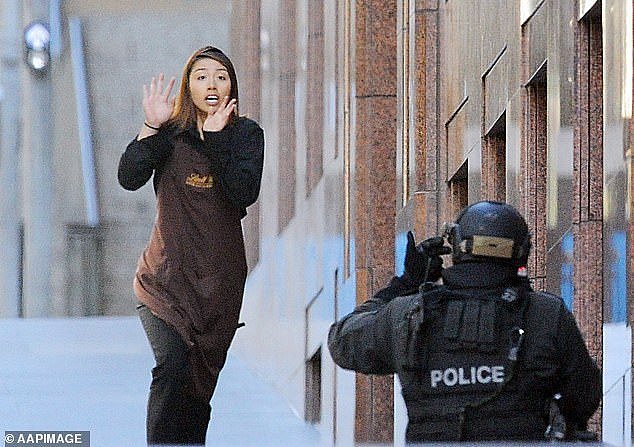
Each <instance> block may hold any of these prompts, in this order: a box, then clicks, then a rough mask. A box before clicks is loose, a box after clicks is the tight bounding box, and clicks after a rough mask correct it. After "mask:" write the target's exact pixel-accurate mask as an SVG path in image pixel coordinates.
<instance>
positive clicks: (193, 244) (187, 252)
mask: <svg viewBox="0 0 634 447" xmlns="http://www.w3.org/2000/svg"><path fill="white" fill-rule="evenodd" d="M193 144H202V142H198V141H194V140H193V139H192V138H191V137H190V136H189V135H187V134H183V135H180V136H179V137H177V138H176V139H175V141H174V150H173V151H172V155H171V157H170V159H169V160H168V161H167V162H166V165H165V166H164V167H163V171H162V175H161V178H160V181H159V184H158V188H157V190H156V196H157V216H156V221H155V223H154V228H153V229H152V235H151V238H150V242H149V244H148V246H147V248H146V249H145V251H144V253H143V255H142V256H141V258H140V259H139V264H138V268H137V272H136V276H135V281H134V290H135V294H136V295H137V298H138V299H139V300H140V301H141V302H142V303H144V304H145V305H147V306H148V307H149V308H150V310H151V311H152V312H153V313H154V314H155V315H156V316H157V317H159V318H161V319H162V320H164V321H165V322H166V323H167V324H169V325H171V326H173V327H174V328H175V329H176V330H177V331H178V333H179V334H180V335H181V336H182V337H183V339H184V340H185V342H186V343H187V345H188V346H189V347H190V364H191V367H192V374H193V377H192V379H193V383H194V386H195V390H196V394H197V395H198V396H200V397H201V398H202V399H204V400H205V401H209V400H210V399H211V396H212V395H213V392H214V389H215V387H216V382H217V380H218V374H219V373H220V370H221V369H222V367H223V365H224V363H225V360H226V356H227V350H228V349H229V345H230V344H231V340H232V339H233V336H234V334H235V331H236V328H237V325H238V316H239V313H240V308H241V306H242V294H243V292H244V283H245V281H246V275H247V265H246V260H245V253H244V240H243V237H242V226H241V223H240V219H241V211H240V210H239V209H238V208H237V207H235V206H234V205H233V204H231V203H230V202H229V200H228V199H227V197H226V196H225V194H224V193H223V191H222V188H220V185H219V184H218V181H217V178H216V177H215V176H214V175H213V173H212V172H211V164H210V162H209V159H208V158H207V157H205V156H204V155H202V154H200V153H199V152H197V151H196V150H195V149H194V148H193V147H192V145H193Z"/></svg>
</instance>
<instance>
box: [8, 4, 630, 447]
mask: <svg viewBox="0 0 634 447" xmlns="http://www.w3.org/2000/svg"><path fill="white" fill-rule="evenodd" d="M18 3H20V4H22V3H23V2H15V3H13V2H9V1H7V2H4V3H3V5H2V6H0V11H2V12H3V14H5V15H3V17H7V15H9V12H10V9H9V8H8V7H7V5H10V4H11V5H16V4H18ZM632 3H633V2H632V0H571V1H555V0H484V1H480V0H356V1H352V0H236V1H229V0H227V1H226V2H225V1H203V0H196V1H195V2H192V1H184V0H183V1H162V0H161V1H152V2H126V1H92V0H83V1H75V0H64V1H62V0H58V1H51V2H45V1H44V0H39V1H38V0H31V1H30V2H24V5H25V6H24V8H25V9H24V10H23V13H21V16H20V17H21V18H20V20H21V21H23V22H27V21H28V20H30V19H31V18H32V17H31V16H32V15H33V14H30V13H31V12H33V9H34V8H36V7H39V8H40V11H45V10H46V8H43V6H42V5H44V4H46V5H47V7H48V6H50V9H49V11H52V12H57V13H58V14H57V17H58V19H57V21H58V25H59V26H58V27H57V29H58V31H59V37H60V39H59V42H60V46H59V47H57V49H58V51H59V54H54V55H53V60H52V68H51V71H50V74H49V78H48V79H47V80H46V82H48V83H49V84H48V89H49V90H48V91H49V92H50V97H49V98H48V101H50V112H49V115H50V118H51V121H50V123H49V124H50V130H48V131H47V132H48V133H47V134H46V135H48V137H47V138H48V139H46V138H43V137H42V136H41V135H39V134H38V135H39V136H38V138H39V140H36V141H35V142H36V143H37V141H40V143H38V144H39V145H40V147H42V146H44V144H43V143H42V141H50V147H51V151H50V156H51V158H50V160H49V161H48V163H49V170H48V171H44V172H50V173H51V177H50V179H46V178H44V180H43V182H42V183H41V185H42V186H43V187H44V188H48V191H49V195H48V196H47V195H43V196H42V195H40V196H37V197H39V199H38V200H40V202H39V203H40V207H39V208H38V207H35V208H34V209H35V210H40V211H41V210H42V209H48V210H49V211H48V217H47V219H49V220H50V224H48V226H46V227H45V228H44V230H42V229H41V230H40V231H43V232H44V233H42V234H45V233H46V232H47V231H48V234H49V235H50V236H51V237H50V247H49V248H48V250H49V252H48V255H47V256H48V258H43V259H50V263H44V262H41V263H40V264H38V265H36V267H38V266H39V267H38V268H41V269H44V270H46V269H45V268H44V267H42V265H43V264H46V265H49V270H48V275H49V279H48V280H45V281H43V282H40V283H38V284H40V288H39V289H38V290H40V291H43V290H44V291H45V290H49V292H50V293H40V294H39V295H38V294H35V295H28V294H25V293H24V291H27V292H28V290H29V289H28V287H26V284H18V285H19V286H20V287H21V290H22V298H21V301H20V300H17V301H16V300H11V299H8V298H7V296H8V295H5V296H4V297H2V298H0V299H3V300H4V301H3V302H2V303H1V304H2V307H0V309H2V310H1V311H2V312H3V314H2V315H4V316H14V315H16V314H21V315H23V316H40V315H56V316H62V315H77V314H106V315H113V314H129V313H132V312H133V305H134V297H133V296H132V288H131V278H132V273H133V271H134V267H135V264H136V260H137V258H138V256H139V254H140V252H141V250H142V249H143V247H144V245H145V243H146V241H147V237H148V235H149V231H150V228H151V225H152V219H153V216H154V197H153V192H152V188H151V186H150V185H147V186H145V187H144V188H142V189H141V190H140V191H138V192H135V193H130V192H126V191H123V190H122V189H121V188H120V187H118V185H117V182H116V164H117V161H118V158H119V155H120V153H121V151H122V150H123V149H124V147H125V145H126V144H127V142H128V141H129V140H130V139H131V138H133V137H134V135H135V134H136V132H137V131H138V127H139V124H140V123H141V121H142V111H141V107H140V86H141V84H142V83H143V82H147V80H148V79H149V78H150V77H151V76H152V75H153V74H155V73H157V72H158V71H164V72H165V73H169V74H174V75H175V76H177V77H178V76H179V73H180V70H181V68H182V66H183V64H184V62H185V60H186V58H187V56H188V55H189V54H190V53H191V51H192V50H193V49H196V48H198V47H200V46H203V45H206V44H209V43H213V44H215V45H217V46H219V47H221V48H225V49H227V52H228V54H229V55H230V56H231V58H232V60H233V61H234V63H235V65H236V69H237V72H238V79H239V81H240V93H241V112H242V113H245V114H247V115H248V116H250V117H252V118H254V119H256V120H257V121H259V122H260V124H261V125H262V127H263V129H264V131H265V138H266V155H265V167H264V178H263V182H262V191H261V196H260V199H259V201H258V203H256V204H255V205H253V206H251V207H250V208H249V209H248V216H247V217H246V218H245V220H244V221H243V227H244V229H245V234H246V238H247V252H248V262H249V267H250V273H249V277H248V280H247V287H246V291H245V301H244V306H243V311H242V320H243V321H245V322H246V326H245V327H244V328H242V329H240V330H239V331H238V333H237V336H236V339H235V342H234V345H233V349H235V351H236V352H237V353H239V354H240V355H241V356H243V357H244V358H245V359H246V360H247V362H248V364H249V365H250V367H252V368H254V369H255V370H256V371H257V372H258V373H259V374H261V375H262V376H264V377H266V378H267V379H268V380H269V381H270V382H271V384H272V385H273V386H275V387H276V388H277V389H278V390H279V391H280V393H281V394H283V395H284V397H285V398H286V399H287V400H288V402H289V403H290V405H291V406H293V407H294V408H295V409H296V411H297V412H298V413H299V414H301V415H302V416H303V417H304V418H305V419H306V420H307V421H310V422H311V423H314V424H315V425H316V426H317V427H318V428H319V430H320V432H321V435H322V439H323V441H324V445H335V444H336V445H352V444H353V443H354V442H355V441H358V442H364V441H382V442H394V443H395V444H399V443H402V442H403V433H404V429H405V423H406V419H407V416H406V413H405V409H404V405H403V403H402V399H401V397H400V395H399V384H398V381H395V380H394V379H393V378H392V377H377V376H364V375H355V374H353V373H350V372H347V371H343V370H341V369H340V368H337V367H336V366H335V365H334V363H333V362H332V360H331V359H330V356H329V355H328V352H327V347H326V335H327V331H328V327H329V325H330V324H331V322H332V321H334V320H335V319H337V318H339V317H341V316H343V315H344V314H346V313H347V312H349V311H350V310H352V309H353V308H354V306H355V305H356V304H357V303H359V302H362V301H364V300H365V299H367V298H368V297H369V296H371V295H372V294H373V293H374V292H376V291H377V290H378V289H379V288H381V287H382V286H383V285H384V284H385V283H386V282H387V281H388V280H389V278H390V277H391V276H392V275H393V274H394V272H395V271H396V272H397V273H400V270H401V269H402V263H403V258H404V248H405V239H406V238H405V234H406V232H407V230H409V229H412V230H413V231H414V232H415V234H416V237H417V239H421V240H422V239H424V238H426V237H430V236H432V235H435V234H437V233H438V232H439V231H440V228H441V225H442V223H443V222H445V221H450V220H452V219H453V217H454V216H455V214H456V213H457V211H458V210H460V209H461V208H462V207H464V206H465V205H467V204H469V203H473V202H475V201H478V200H482V199H496V200H505V201H508V202H509V203H511V204H513V205H514V206H516V207H517V208H518V209H519V210H520V211H521V212H522V213H523V214H524V215H525V216H526V218H527V220H528V222H529V225H530V228H531V232H532V234H533V255H532V256H531V259H530V263H529V274H530V275H531V277H532V279H533V281H534V285H535V287H536V288H539V289H542V290H548V291H550V292H553V293H556V294H558V295H561V296H562V297H563V299H564V300H565V301H566V304H567V305H568V306H569V307H570V308H571V309H572V310H573V311H574V313H575V315H576V317H577V319H578V321H579V323H580V326H581V328H582V332H583V334H584V337H585V339H586V342H587V344H588V346H589V349H590V351H591V353H592V355H593V357H594V358H595V359H596V360H597V362H598V363H599V364H600V365H601V366H602V367H603V370H604V383H605V393H604V402H603V406H602V408H601V410H600V411H599V412H597V414H596V416H595V418H594V420H593V424H594V425H593V427H594V428H595V429H597V430H601V429H602V430H603V436H604V440H605V441H609V442H613V443H615V444H619V445H621V444H623V443H624V442H625V440H629V439H630V437H631V429H630V424H631V373H630V368H631V331H630V320H631V314H632V312H631V306H632V300H631V295H632V292H631V290H632V289H631V273H630V271H631V270H630V269H629V267H630V266H632V255H631V235H632V228H631V225H632V216H631V209H632V200H633V199H632V197H633V192H632V189H631V167H632V164H631V160H632V159H631V147H632V141H633V138H632V135H633V134H632V119H631V115H632V94H633V85H632V59H633V55H632V52H633V45H632V34H633V31H634V29H633V28H634V27H633V24H632V22H633V14H634V13H633V8H632ZM29 5H30V6H29ZM51 5H52V6H51ZM29 8H31V9H30V10H29ZM24 11H26V12H29V14H27V13H26V12H24ZM49 15H51V18H55V16H56V14H49ZM210 18H213V21H212V23H213V26H210ZM21 23H22V22H21ZM71 24H73V25H72V26H71ZM73 27H74V28H73ZM71 28H72V29H75V31H76V30H77V28H79V30H80V31H81V32H80V33H79V34H78V33H76V32H75V33H74V34H71ZM10 29H11V28H10V27H8V26H7V22H6V20H5V22H4V24H3V27H2V30H3V36H5V37H4V39H5V40H4V41H5V42H7V39H8V38H9V37H11V36H13V37H15V35H16V34H19V33H16V32H13V34H9V33H8V31H6V30H10ZM5 31H6V32H5ZM14 31H15V30H14ZM7 36H8V37H7ZM19 37H20V38H21V36H19ZM79 37H81V39H79ZM11 42H13V44H12V45H13V47H7V46H6V45H5V47H4V48H14V49H15V48H16V44H15V42H14V41H11ZM77 45H80V47H79V48H81V49H82V50H83V54H84V56H85V59H84V62H83V67H84V72H85V74H86V76H87V81H86V84H85V85H86V86H87V96H86V97H85V100H86V101H85V103H84V104H85V105H87V106H88V110H89V114H88V118H89V124H90V129H91V132H92V134H91V135H92V136H91V142H92V153H93V154H94V170H93V172H95V173H96V175H95V184H96V188H95V190H96V201H95V203H96V204H98V214H97V217H98V225H93V224H91V219H90V215H89V214H90V213H89V209H88V207H87V205H86V194H87V192H86V191H87V190H86V188H85V185H86V182H87V180H86V177H85V176H84V174H83V173H84V171H83V169H85V168H84V167H82V163H81V160H82V157H81V152H80V149H81V147H82V141H83V140H82V135H81V131H80V129H81V127H79V126H78V117H79V116H80V115H81V114H80V110H79V109H80V108H81V107H82V106H81V105H80V103H79V102H77V101H76V100H75V98H74V96H75V95H76V91H77V85H78V84H77V81H76V79H75V77H74V76H75V73H76V70H77V69H78V68H77V67H78V62H77V60H76V59H75V60H74V59H73V53H72V51H71V50H72V47H73V46H75V48H77ZM16 54H18V52H16V51H14V52H13V53H9V52H8V50H7V51H5V57H4V58H3V59H2V60H3V61H4V62H2V63H3V65H2V67H1V68H0V76H2V78H1V79H2V82H3V93H4V94H3V97H2V108H3V114H4V113H5V112H6V110H8V109H9V108H8V107H7V106H8V105H9V104H13V103H12V102H11V101H10V98H7V96H6V95H7V93H6V91H7V86H11V85H15V84H16V81H15V77H14V78H11V77H10V76H8V75H9V74H11V73H15V72H16V70H17V69H16V68H15V67H17V65H18V63H21V62H20V61H17V60H16V59H17V58H18V56H16ZM7 55H9V56H11V57H8V56H7ZM79 65H81V64H79ZM19 76H20V84H19V85H22V86H23V93H21V94H22V95H27V94H28V92H29V91H32V89H33V88H35V89H36V90H35V91H38V90H37V89H42V86H41V85H39V84H34V82H35V81H34V80H33V79H32V78H30V77H29V76H31V75H30V74H29V73H28V72H26V71H25V70H24V69H23V68H21V69H20V72H19ZM40 81H41V79H40ZM10 82H13V84H11V83H10ZM31 84H34V85H35V87H33V85H31ZM29 89H31V90H29ZM25 92H26V93H25ZM14 107H17V106H14ZM30 107H32V108H33V107H34V106H30ZM29 110H31V109H29ZM29 113H32V112H29ZM29 113H26V112H25V113H23V114H22V116H23V118H22V121H21V122H22V126H23V131H22V133H23V134H27V133H28V132H31V130H29V129H32V127H29V126H32V124H33V123H32V118H29V116H32V115H29ZM3 116H5V115H3ZM4 122H5V123H6V122H7V121H6V120H4ZM2 129H3V130H2V134H1V136H2V138H3V141H2V147H3V148H4V154H3V158H0V183H1V184H2V185H5V186H6V185H10V186H11V187H12V188H13V192H14V195H15V196H19V197H23V196H24V197H26V198H29V197H32V196H29V195H28V194H26V195H25V194H22V192H21V191H22V189H24V188H25V186H24V185H25V183H24V178H27V176H26V175H25V174H24V172H27V171H25V170H24V169H21V170H20V172H19V173H18V174H19V175H17V174H16V173H15V172H13V173H12V172H9V173H7V171H6V164H5V165H4V166H3V165H2V163H3V162H2V160H3V159H4V160H11V157H10V156H11V154H13V155H14V158H15V159H20V160H21V162H23V161H24V160H25V159H26V158H25V157H26V155H28V153H27V152H26V150H27V149H22V150H21V152H20V151H18V152H19V153H17V152H15V151H14V152H8V149H6V148H16V147H17V148H20V147H21V145H24V144H26V143H20V141H23V140H21V139H20V138H21V137H20V132H17V133H16V135H17V136H16V137H15V138H17V140H15V139H14V140H10V135H12V134H11V132H10V131H7V127H6V125H5V127H3V128H2ZM9 130H10V129H9ZM7 135H9V137H7ZM8 138H9V139H8ZM8 141H13V142H14V143H15V141H18V143H15V144H13V145H11V144H8ZM26 141H27V142H28V141H31V140H28V138H27V140H26ZM25 154H26V155H25ZM29 160H30V159H29ZM16 176H17V177H18V178H19V179H18V181H17V183H16V181H15V179H14V180H13V182H12V180H11V179H13V178H14V177H16ZM46 182H48V183H46ZM27 186H28V185H27ZM4 197H5V196H2V198H3V202H2V203H0V206H3V208H2V209H3V210H10V211H11V210H12V211H11V212H12V213H13V214H11V215H15V216H19V218H17V219H13V220H10V221H9V222H8V223H7V219H6V215H5V218H4V219H3V220H0V224H1V227H0V230H2V231H1V232H0V237H4V238H5V241H6V240H9V239H7V238H10V240H14V239H15V238H14V237H13V236H10V235H12V234H17V230H16V229H17V228H18V225H17V223H19V221H20V220H21V219H22V221H23V222H22V223H23V226H24V228H25V230H24V231H23V232H22V234H23V236H22V237H23V238H24V239H25V240H30V239H29V237H30V236H29V235H30V234H31V233H29V231H30V230H28V231H27V229H28V228H31V227H29V226H28V225H27V223H28V222H27V220H28V216H29V214H28V213H26V212H25V210H26V209H27V208H28V207H27V204H26V202H19V203H18V202H8V201H7V202H4ZM37 197H36V198H37ZM42 204H48V205H47V206H49V207H50V208H47V207H46V206H44V207H42V206H43V205H42ZM28 209H30V208H28ZM0 214H2V213H0ZM7 234H9V236H7ZM27 245H28V244H27ZM23 246H25V245H24V244H23ZM5 247H6V245H5ZM10 254H11V253H10V252H9V251H7V250H5V253H2V254H0V256H5V258H2V259H9V260H11V262H16V261H15V259H16V258H17V257H18V256H13V257H11V256H9V255H10ZM23 255H24V252H22V254H21V256H22V258H20V259H21V260H22V264H21V265H27V264H28V262H27V261H28V260H25V259H24V256H23ZM30 256H31V257H32V255H30ZM2 265H5V264H3V263H2V262H0V266H2ZM29 271H30V270H29ZM3 272H4V271H3ZM22 273H24V272H22ZM27 273H28V272H27ZM0 276H1V277H2V278H10V277H11V276H10V275H0ZM18 276H19V275H17V276H16V275H14V276H13V277H15V278H17V277H18ZM34 276H37V275H33V274H31V276H28V275H26V276H25V278H27V279H25V280H24V281H27V280H28V281H30V280H29V279H28V278H30V277H34ZM2 278H0V280H2V281H4V280H3V279H2ZM6 282H7V281H5V282H0V286H1V287H3V288H2V290H3V291H4V290H9V289H11V290H15V289H16V287H14V286H15V284H16V281H15V280H14V281H13V282H12V283H11V284H13V286H12V287H13V288H11V287H6V288H5V287H4V285H5V283H6ZM9 282H10V281H9ZM18 282H19V281H18ZM11 284H10V285H11ZM41 284H48V285H45V286H42V285H41ZM33 300H40V301H39V302H38V303H36V304H37V305H31V304H29V303H30V302H31V301H33ZM16 302H18V303H19V306H16V305H15V303H16Z"/></svg>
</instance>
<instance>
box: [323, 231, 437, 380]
mask: <svg viewBox="0 0 634 447" xmlns="http://www.w3.org/2000/svg"><path fill="white" fill-rule="evenodd" d="M447 251H448V248H447V247H443V241H442V238H440V237H435V238H430V239H427V240H425V241H424V242H422V243H420V244H418V246H417V245H416V243H415V240H414V235H413V234H412V233H411V232H408V234H407V247H406V253H405V269H404V273H403V274H402V275H401V276H395V277H393V278H392V280H391V281H390V283H389V284H388V285H387V286H386V287H384V288H383V289H381V290H379V291H378V292H377V293H376V294H375V295H374V296H373V297H372V298H370V299H369V300H367V301H365V302H364V303H362V304H360V305H359V306H357V308H356V309H355V310H354V311H353V312H352V313H350V314H349V315H346V316H345V317H344V318H342V319H341V320H340V321H338V322H336V323H334V324H333V325H332V326H331V327H330V332H329V334H328V348H329V350H330V353H331V355H332V358H333V360H334V361H335V363H336V364H337V365H339V366H341V367H342V368H346V369H353V370H355V371H359V372H363V373H366V374H391V373H394V372H397V371H398V363H399V359H398V349H397V347H396V345H397V343H399V334H398V331H397V330H396V329H395V328H396V327H397V326H399V323H401V322H402V321H404V319H405V318H406V314H407V312H408V310H409V308H410V307H411V306H413V305H415V304H414V303H413V299H412V298H410V299H409V300H406V299H400V298H399V299H398V300H396V302H394V301H395V298H397V297H406V296H413V295H414V294H416V293H417V292H418V289H419V287H420V285H421V284H422V283H423V282H425V281H436V280H438V279H439V278H440V275H441V271H442V262H443V261H442V258H440V255H441V254H445V253H447Z"/></svg>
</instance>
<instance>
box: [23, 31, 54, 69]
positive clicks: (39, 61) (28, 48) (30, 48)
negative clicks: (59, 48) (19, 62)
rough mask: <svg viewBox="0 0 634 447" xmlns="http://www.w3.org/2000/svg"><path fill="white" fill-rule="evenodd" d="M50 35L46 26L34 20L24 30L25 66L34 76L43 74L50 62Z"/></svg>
mask: <svg viewBox="0 0 634 447" xmlns="http://www.w3.org/2000/svg"><path fill="white" fill-rule="evenodd" d="M50 44H51V33H50V31H49V29H48V25H47V24H46V23H44V22H42V21H40V20H35V21H33V22H31V23H30V24H29V26H27V27H26V28H25V30H24V56H25V59H26V63H27V65H28V66H29V67H30V68H31V70H33V71H34V72H35V73H36V74H43V73H45V72H46V70H47V69H48V66H49V64H50V62H51V54H50Z"/></svg>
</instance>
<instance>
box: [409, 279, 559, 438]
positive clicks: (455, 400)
mask: <svg viewBox="0 0 634 447" xmlns="http://www.w3.org/2000/svg"><path fill="white" fill-rule="evenodd" d="M416 303H417V304H415V305H414V307H412V309H411V310H410V311H409V312H408V314H407V317H406V319H405V320H404V321H403V322H402V324H401V327H400V334H401V336H400V349H401V351H402V352H401V353H400V354H401V356H400V357H399V358H402V359H404V360H403V363H402V365H401V368H400V371H399V377H400V381H401V385H402V393H403V398H404V400H405V404H406V406H407V411H408V416H409V424H408V428H407V435H406V438H407V440H408V441H409V442H420V441H451V440H495V439H498V440H499V439H506V440H538V439H543V436H544V430H545V428H546V421H545V408H546V405H547V401H548V399H549V398H550V397H551V396H552V395H553V394H554V392H555V390H556V372H557V359H558V353H557V348H556V345H555V340H556V336H557V327H558V317H559V312H560V311H561V306H562V305H563V304H562V302H561V299H559V298H558V297H555V296H554V295H549V294H544V293H536V292H532V291H529V290H526V289H524V288H508V289H470V290H449V289H447V288H444V287H439V288H436V289H434V290H432V291H429V292H426V293H422V294H421V295H420V297H419V299H418V300H417V301H416Z"/></svg>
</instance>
